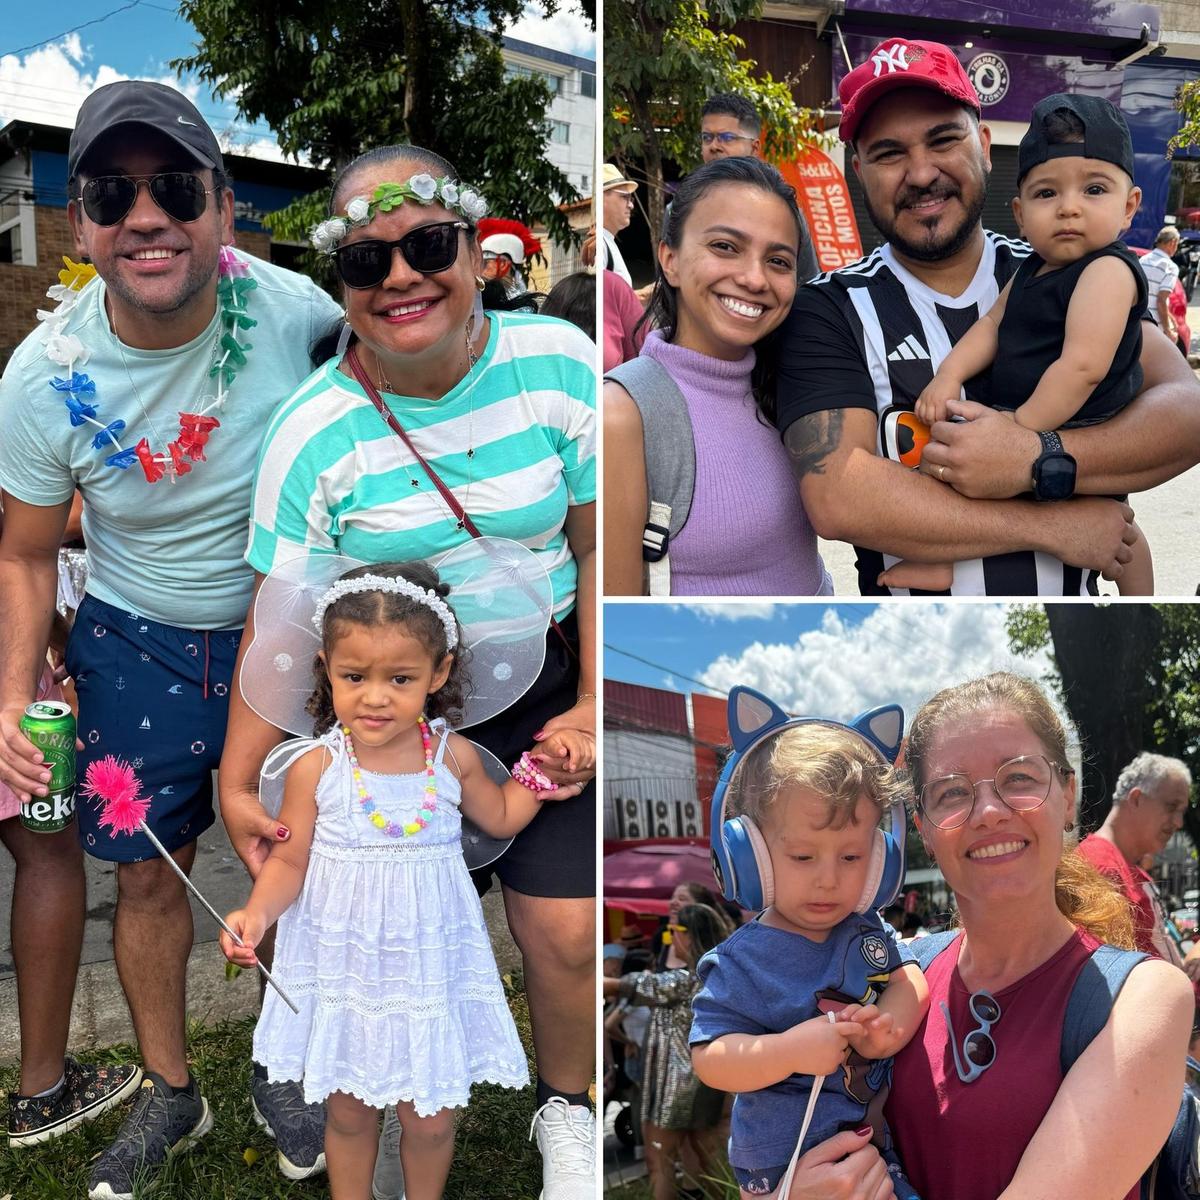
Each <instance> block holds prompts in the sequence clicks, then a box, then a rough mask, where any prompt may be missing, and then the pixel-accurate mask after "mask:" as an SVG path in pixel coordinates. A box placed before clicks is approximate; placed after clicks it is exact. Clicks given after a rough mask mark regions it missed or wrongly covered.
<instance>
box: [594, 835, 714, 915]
mask: <svg viewBox="0 0 1200 1200" xmlns="http://www.w3.org/2000/svg"><path fill="white" fill-rule="evenodd" d="M681 883H700V884H703V885H704V886H705V887H706V888H712V889H713V890H714V891H715V890H716V880H715V879H714V878H713V871H712V863H711V861H710V859H709V851H708V847H707V846H706V845H705V846H695V845H690V844H687V843H681V842H675V841H673V842H658V843H656V842H646V843H644V844H642V845H640V846H631V847H629V849H627V850H618V851H616V852H615V853H613V854H609V855H608V856H606V857H605V859H604V903H605V904H606V905H607V906H608V907H609V908H624V909H627V910H628V911H629V912H635V913H655V914H661V913H665V912H666V911H667V903H668V901H669V900H670V899H671V893H672V892H673V891H674V890H675V889H676V888H677V887H678V886H679V884H681Z"/></svg>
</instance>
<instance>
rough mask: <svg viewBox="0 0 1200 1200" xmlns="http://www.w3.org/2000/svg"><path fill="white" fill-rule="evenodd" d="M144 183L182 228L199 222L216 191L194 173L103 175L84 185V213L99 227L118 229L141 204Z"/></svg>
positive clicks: (164, 209) (162, 207)
mask: <svg viewBox="0 0 1200 1200" xmlns="http://www.w3.org/2000/svg"><path fill="white" fill-rule="evenodd" d="M139 183H144V184H145V185H146V188H147V190H148V191H149V193H150V198H151V199H152V200H153V201H154V203H155V204H157V205H158V207H159V208H161V209H162V210H163V212H165V213H166V214H167V216H168V217H170V218H171V220H172V221H179V222H180V223H181V224H184V225H186V224H189V223H190V222H192V221H198V220H199V219H200V218H201V217H202V216H203V215H204V210H205V208H207V207H208V197H209V196H211V195H212V194H213V193H212V190H206V189H205V187H204V182H203V180H201V179H200V178H199V177H198V176H196V175H193V174H192V173H191V172H190V171H163V172H161V173H160V174H158V175H101V176H99V177H98V178H96V179H89V180H88V181H87V183H85V184H84V185H83V190H82V193H81V195H82V198H83V211H84V212H85V213H87V215H88V217H89V218H90V219H91V220H92V221H94V222H95V223H96V224H97V225H116V224H117V222H118V221H123V220H124V219H125V218H126V217H127V216H129V214H130V212H131V211H132V209H133V206H134V205H135V204H136V203H137V192H138V184H139Z"/></svg>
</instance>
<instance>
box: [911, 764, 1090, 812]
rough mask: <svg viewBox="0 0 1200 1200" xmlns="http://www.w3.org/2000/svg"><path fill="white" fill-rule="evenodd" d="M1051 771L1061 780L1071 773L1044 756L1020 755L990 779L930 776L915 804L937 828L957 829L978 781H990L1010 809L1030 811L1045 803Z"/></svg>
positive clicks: (1071, 772) (969, 806) (1072, 772)
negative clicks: (937, 777) (936, 777)
mask: <svg viewBox="0 0 1200 1200" xmlns="http://www.w3.org/2000/svg"><path fill="white" fill-rule="evenodd" d="M1055 773H1057V774H1058V775H1059V776H1060V777H1061V778H1062V779H1069V778H1070V777H1071V776H1072V775H1074V774H1075V772H1074V771H1073V770H1072V769H1071V768H1070V767H1064V766H1063V765H1062V764H1061V763H1054V762H1051V761H1050V760H1049V759H1048V758H1046V757H1045V756H1044V755H1041V754H1024V755H1022V756H1021V757H1020V758H1010V759H1009V760H1008V762H1003V763H1001V764H1000V765H999V766H998V767H997V768H996V775H995V777H994V778H992V779H977V780H974V781H973V780H972V779H971V778H970V776H968V775H962V774H956V775H943V776H942V777H941V778H940V779H932V780H930V781H929V782H928V783H927V784H926V785H925V786H924V787H923V788H922V789H921V795H920V797H919V799H918V801H917V807H918V808H919V809H920V811H921V813H922V815H923V816H925V817H928V818H929V820H930V821H931V822H932V823H933V824H934V825H936V826H937V827H938V828H939V829H957V828H958V827H959V826H960V825H964V824H965V823H966V822H967V820H968V818H969V817H970V816H971V810H972V809H973V808H974V807H975V795H976V791H977V789H978V788H979V786H980V784H983V783H990V784H991V785H992V787H993V788H994V789H995V791H996V795H997V796H999V797H1000V799H1001V801H1002V802H1003V803H1004V804H1005V806H1006V807H1008V808H1010V809H1011V810H1012V811H1013V812H1032V811H1033V810H1034V809H1035V808H1040V807H1041V806H1042V805H1043V804H1045V803H1046V797H1047V796H1049V795H1050V783H1051V781H1052V780H1053V779H1054V776H1055Z"/></svg>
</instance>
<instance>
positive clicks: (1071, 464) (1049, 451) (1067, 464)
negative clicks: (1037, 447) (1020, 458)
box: [1033, 433, 1075, 500]
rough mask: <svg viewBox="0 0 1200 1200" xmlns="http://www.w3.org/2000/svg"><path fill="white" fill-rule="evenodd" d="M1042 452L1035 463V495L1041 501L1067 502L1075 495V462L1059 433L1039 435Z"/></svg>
mask: <svg viewBox="0 0 1200 1200" xmlns="http://www.w3.org/2000/svg"><path fill="white" fill-rule="evenodd" d="M1038 437H1040V438H1041V439H1042V452H1041V454H1039V455H1038V457H1037V458H1036V459H1035V460H1034V463H1033V494H1034V495H1035V496H1036V497H1037V498H1038V499H1039V500H1066V499H1068V498H1069V497H1071V496H1073V495H1074V494H1075V460H1074V458H1072V457H1071V455H1069V454H1068V453H1067V452H1066V451H1065V450H1064V449H1063V444H1062V439H1061V438H1060V437H1059V436H1058V434H1057V433H1038Z"/></svg>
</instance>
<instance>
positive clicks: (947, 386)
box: [916, 374, 962, 425]
mask: <svg viewBox="0 0 1200 1200" xmlns="http://www.w3.org/2000/svg"><path fill="white" fill-rule="evenodd" d="M961 392H962V385H961V384H960V383H959V382H958V380H957V379H949V378H947V377H946V376H943V375H941V374H938V375H935V376H934V377H933V380H932V382H931V383H930V384H929V385H928V386H927V387H926V388H925V390H924V391H923V392H922V393H921V394H920V395H919V396H918V397H917V403H916V414H917V416H918V417H919V418H920V419H921V420H922V421H924V423H925V424H926V425H932V424H933V423H934V421H944V420H945V419H946V417H947V416H948V414H949V410H948V409H947V407H946V406H947V405H948V404H949V403H950V401H951V400H958V399H959V398H960V396H961Z"/></svg>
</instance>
